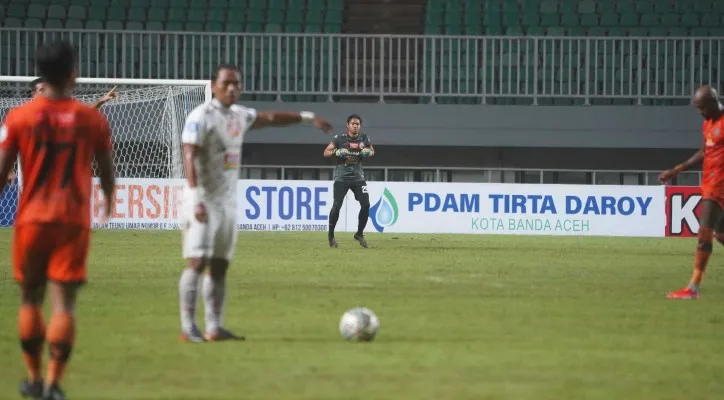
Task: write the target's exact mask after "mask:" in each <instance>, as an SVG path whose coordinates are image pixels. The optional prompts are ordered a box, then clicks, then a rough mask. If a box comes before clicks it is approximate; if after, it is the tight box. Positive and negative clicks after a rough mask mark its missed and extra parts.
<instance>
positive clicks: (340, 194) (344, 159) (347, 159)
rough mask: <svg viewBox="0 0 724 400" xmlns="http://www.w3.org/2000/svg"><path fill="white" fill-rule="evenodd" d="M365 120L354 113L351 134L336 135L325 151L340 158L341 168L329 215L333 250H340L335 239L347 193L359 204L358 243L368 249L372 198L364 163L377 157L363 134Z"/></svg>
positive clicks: (349, 119) (336, 172)
mask: <svg viewBox="0 0 724 400" xmlns="http://www.w3.org/2000/svg"><path fill="white" fill-rule="evenodd" d="M361 126H362V117H360V116H359V115H357V114H352V115H350V116H349V117H347V131H346V132H345V133H343V134H341V135H335V136H334V138H332V141H331V142H329V144H328V145H327V148H325V149H324V156H325V157H327V158H332V157H334V158H336V160H337V166H336V167H335V169H334V189H333V192H334V203H333V204H332V210H331V211H330V212H329V232H328V234H327V240H328V241H329V247H332V248H337V246H338V245H337V239H335V237H334V228H335V227H336V226H337V221H338V220H339V212H340V210H341V209H342V204H343V203H344V197H345V196H346V195H347V191H348V190H351V191H352V193H354V198H355V200H357V201H358V202H359V205H360V210H359V223H358V225H357V233H355V234H354V240H356V241H358V242H359V244H360V246H362V247H364V248H367V240H366V239H365V237H364V230H365V226H367V219H369V216H370V195H369V193H368V192H367V182H366V181H365V173H364V170H363V169H362V164H363V162H364V160H365V159H367V158H370V157H372V156H374V155H375V148H374V146H372V143H371V142H370V138H369V137H368V136H367V135H366V134H364V133H361V132H360V128H361Z"/></svg>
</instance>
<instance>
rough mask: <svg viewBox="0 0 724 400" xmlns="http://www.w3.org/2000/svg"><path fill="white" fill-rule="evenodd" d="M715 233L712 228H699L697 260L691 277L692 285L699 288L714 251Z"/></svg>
mask: <svg viewBox="0 0 724 400" xmlns="http://www.w3.org/2000/svg"><path fill="white" fill-rule="evenodd" d="M713 237H714V231H713V230H712V229H711V228H704V227H700V228H699V244H698V245H697V246H696V259H695V261H694V273H693V274H692V275H691V283H692V284H694V285H697V286H699V285H700V284H701V280H702V278H703V277H704V271H706V264H707V263H708V262H709V257H710V256H711V251H712V244H711V243H712V239H713Z"/></svg>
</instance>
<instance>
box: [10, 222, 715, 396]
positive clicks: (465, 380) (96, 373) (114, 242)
mask: <svg viewBox="0 0 724 400" xmlns="http://www.w3.org/2000/svg"><path fill="white" fill-rule="evenodd" d="M351 236H352V234H351V233H350V234H347V233H341V234H338V240H339V242H340V248H339V249H336V250H332V249H329V248H328V247H327V241H326V234H325V233H299V234H281V233H268V234H267V233H242V234H240V237H239V244H238V246H237V254H236V257H235V260H234V262H233V263H232V269H231V271H230V276H229V280H228V284H229V288H228V289H227V307H226V325H227V326H228V327H229V328H231V329H232V330H235V331H238V332H239V333H243V334H246V335H248V340H247V341H246V342H225V343H205V344H184V343H179V342H178V341H177V338H178V334H179V317H178V299H177V282H178V278H179V274H180V272H181V268H182V265H183V263H182V260H181V258H180V235H179V233H178V232H154V231H102V232H96V233H95V234H94V236H93V247H92V251H91V252H92V255H91V261H90V283H89V284H88V285H87V287H86V288H85V289H84V290H83V292H82V294H81V298H80V306H79V327H78V342H77V343H78V346H77V347H76V349H75V350H74V352H73V357H72V360H71V364H70V367H69V371H68V375H67V379H66V382H65V388H66V392H67V393H68V396H69V398H71V399H74V400H75V399H335V400H341V399H451V400H453V399H454V400H460V399H511V400H513V399H515V400H525V399H536V400H543V399H556V400H562V399H602V400H603V399H605V400H611V399H636V400H643V399H656V400H662V399H677V400H678V399H681V398H692V399H698V400H702V399H715V398H716V399H719V398H721V396H722V393H724V380H723V379H722V372H723V371H724V272H723V271H724V268H722V264H724V262H723V261H722V260H724V258H722V256H721V254H722V251H721V248H720V247H717V248H716V249H715V251H714V256H713V257H712V262H711V265H710V271H709V274H708V276H707V279H706V280H705V283H704V286H703V291H702V298H701V299H700V300H698V301H670V300H666V299H665V295H666V292H667V291H670V290H673V289H679V288H680V287H682V286H683V285H684V284H685V283H686V281H687V279H688V277H689V274H690V272H691V270H690V269H691V265H692V261H693V253H694V247H695V242H694V241H692V240H687V239H631V238H573V237H530V236H529V237H510V236H507V237H505V236H440V235H435V236H433V235H397V234H384V235H375V234H369V235H368V240H369V242H370V245H371V246H372V247H371V248H370V249H367V250H365V249H362V248H360V247H359V246H357V244H356V242H354V241H353V240H352V238H351ZM10 238H11V233H10V231H9V230H2V231H0V246H2V248H4V249H9V245H10V241H11V239H10ZM6 254H7V255H6V257H3V259H2V265H1V266H0V268H1V269H0V271H2V272H0V278H2V279H1V280H0V399H15V398H18V396H17V392H16V387H17V383H18V381H19V380H20V379H21V378H22V377H23V373H24V367H23V366H22V360H21V357H20V348H19V345H18V340H17V336H16V332H17V330H16V309H17V308H16V307H17V303H18V300H17V298H18V296H17V293H18V290H17V288H16V286H15V284H14V282H13V280H12V274H11V268H10V257H9V252H7V253H6ZM357 305H364V306H367V307H369V308H371V309H372V310H373V311H375V312H376V313H377V314H378V316H379V317H380V320H381V329H380V332H379V335H378V337H377V340H376V341H375V342H372V343H348V342H344V341H343V340H342V338H341V336H340V334H339V332H338V323H339V318H340V317H341V315H342V313H343V312H344V311H345V310H346V309H348V308H351V307H354V306H357ZM202 310H203V309H202ZM202 310H200V311H201V312H200V314H201V315H200V317H203V314H202V313H203V311H202ZM199 320H200V321H203V319H202V318H200V319H199Z"/></svg>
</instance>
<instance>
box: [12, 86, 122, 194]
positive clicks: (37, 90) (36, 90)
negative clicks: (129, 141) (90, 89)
mask: <svg viewBox="0 0 724 400" xmlns="http://www.w3.org/2000/svg"><path fill="white" fill-rule="evenodd" d="M44 89H45V82H44V81H43V78H37V79H34V80H33V81H32V82H30V97H35V96H37V95H39V94H41V93H43V90H44ZM117 97H118V93H116V87H115V86H114V87H113V88H112V89H111V90H109V91H108V93H106V94H104V95H103V96H102V97H101V98H100V99H98V100H97V101H96V102H95V103H94V104H93V107H94V108H98V109H100V108H101V106H102V105H104V104H106V103H108V102H109V101H111V100H113V99H115V98H117ZM17 175H18V174H17V172H15V170H14V169H13V170H11V171H10V173H9V174H8V185H12V184H13V183H15V178H16V177H17Z"/></svg>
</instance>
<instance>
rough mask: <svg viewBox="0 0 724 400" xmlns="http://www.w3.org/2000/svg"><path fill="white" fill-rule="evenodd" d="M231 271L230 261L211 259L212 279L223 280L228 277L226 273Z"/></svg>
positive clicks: (210, 271)
mask: <svg viewBox="0 0 724 400" xmlns="http://www.w3.org/2000/svg"><path fill="white" fill-rule="evenodd" d="M228 269H229V260H225V259H222V258H212V259H211V268H210V269H209V273H210V274H211V279H214V280H217V279H223V278H224V277H225V276H226V271H227V270H228Z"/></svg>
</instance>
